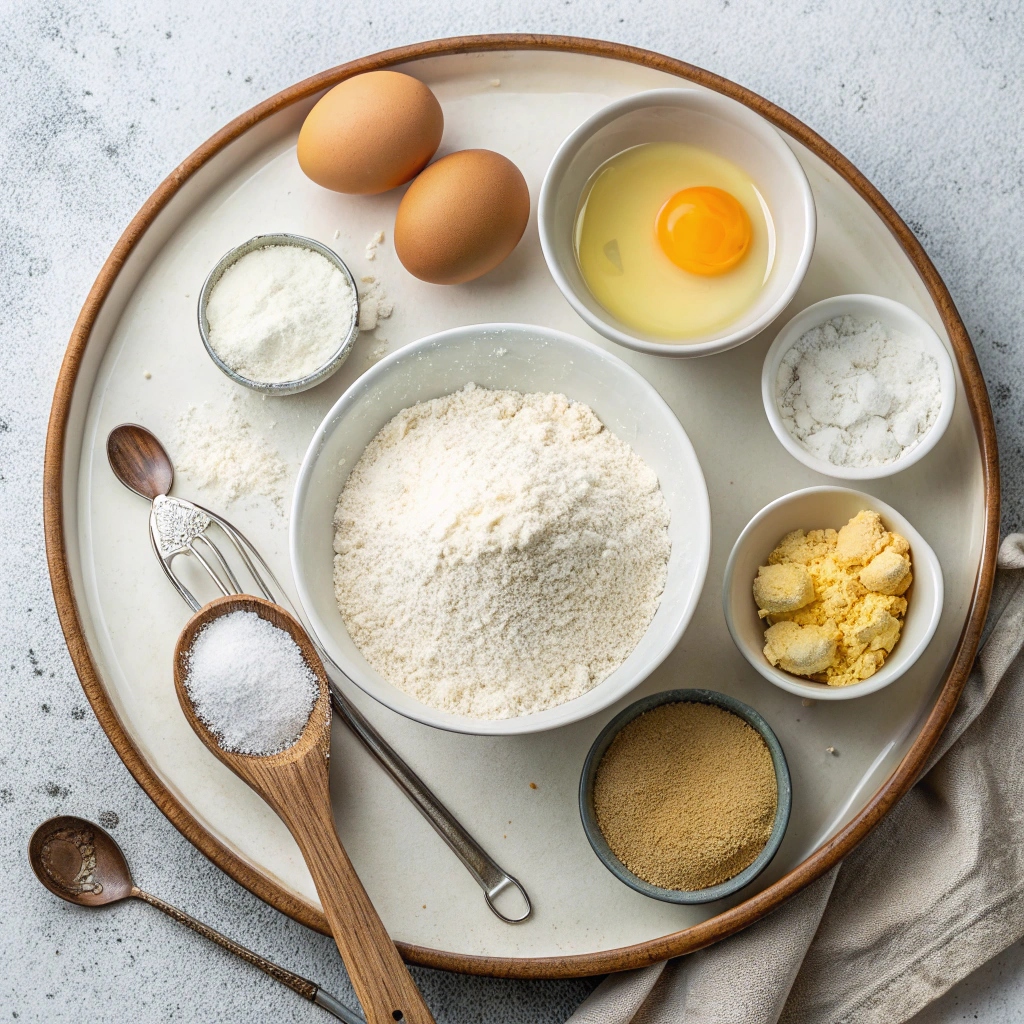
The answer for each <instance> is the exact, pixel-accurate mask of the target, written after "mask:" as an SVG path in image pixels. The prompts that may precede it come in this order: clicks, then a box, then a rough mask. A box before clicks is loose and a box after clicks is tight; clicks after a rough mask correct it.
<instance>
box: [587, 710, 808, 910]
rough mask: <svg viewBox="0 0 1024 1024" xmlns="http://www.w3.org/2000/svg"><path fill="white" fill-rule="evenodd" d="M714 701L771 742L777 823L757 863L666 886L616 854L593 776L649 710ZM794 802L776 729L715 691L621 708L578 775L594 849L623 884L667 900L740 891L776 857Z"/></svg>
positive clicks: (706, 898)
mask: <svg viewBox="0 0 1024 1024" xmlns="http://www.w3.org/2000/svg"><path fill="white" fill-rule="evenodd" d="M683 703H690V704H711V705H713V706H715V707H719V708H722V709H723V710H725V711H731V712H732V713H733V714H734V715H737V716H739V717H740V718H742V719H743V721H744V722H746V723H747V725H749V726H750V727H751V728H752V729H753V730H754V731H755V732H756V733H757V734H758V735H759V736H760V737H761V739H763V740H764V741H765V743H766V744H767V745H768V751H769V753H770V754H771V757H772V766H773V767H774V769H775V781H776V784H777V786H778V807H777V809H776V811H775V825H774V826H773V828H772V833H771V835H770V836H769V837H768V842H767V843H766V844H765V847H764V849H763V850H762V851H761V852H760V853H759V854H758V855H757V857H755V858H754V860H753V862H752V863H750V864H749V865H748V866H747V867H745V868H744V869H743V870H742V871H741V872H740V873H739V874H738V875H734V876H733V877H732V878H730V879H728V880H727V881H725V882H722V883H720V884H719V885H713V886H710V887H709V888H707V889H696V890H681V889H663V888H661V886H658V885H651V883H650V882H645V881H644V880H643V879H642V878H638V877H637V876H636V875H634V874H633V872H632V871H630V870H629V868H627V867H626V865H625V864H623V863H622V861H620V860H619V858H618V857H616V856H615V854H614V853H612V850H611V847H610V846H609V845H608V843H607V841H606V840H605V838H604V835H603V833H602V832H601V829H600V827H599V826H598V824H597V814H596V813H595V811H594V780H595V778H596V777H597V767H598V765H599V764H600V763H601V758H603V757H604V755H605V752H606V751H607V750H608V748H609V747H610V746H611V743H612V740H614V739H615V737H616V736H617V735H618V734H619V732H621V730H622V729H623V728H624V727H625V726H626V725H628V724H629V723H630V722H632V721H633V719H634V718H638V717H639V716H640V715H642V714H643V713H644V712H645V711H650V710H652V709H653V708H656V707H660V706H661V705H662V704H683ZM792 804H793V786H792V783H791V782H790V778H789V766H788V765H787V764H786V755H785V754H784V753H783V752H782V745H781V744H780V743H779V741H778V738H777V737H776V735H775V733H774V732H772V730H771V727H770V726H769V725H768V723H767V722H766V721H765V720H764V719H763V718H762V717H761V716H760V715H759V714H758V713H757V712H756V711H755V710H754V709H753V708H752V707H750V706H749V705H747V704H744V703H743V701H740V700H736V698H735V697H730V696H728V695H727V694H724V693H717V692H716V691H714V690H666V691H665V692H664V693H655V694H652V695H651V696H649V697H643V698H642V699H640V700H638V701H635V702H634V703H633V704H630V705H629V707H627V708H625V709H624V710H623V711H620V712H619V713H618V714H617V715H616V716H615V717H614V718H613V719H612V720H611V721H610V722H609V723H608V724H607V725H606V726H605V727H604V728H603V729H602V730H601V732H600V733H599V734H598V737H597V739H596V740H594V743H593V746H591V748H590V752H589V753H588V754H587V759H586V761H584V762H583V774H582V775H581V776H580V818H581V819H582V820H583V831H584V832H586V834H587V839H588V840H590V845H591V846H592V847H593V849H594V853H596V854H597V856H598V857H599V858H600V860H601V863H603V864H604V866H605V867H606V868H607V869H608V870H609V871H610V872H611V873H612V874H613V875H615V877H616V878H618V879H619V881H620V882H625V883H626V885H628V886H629V887H630V888H632V889H636V891H637V892H642V893H643V894H644V895H645V896H650V897H651V898H652V899H656V900H663V901H664V902H666V903H690V904H692V903H713V902H714V901H715V900H720V899H724V898H725V897H726V896H731V895H732V894H733V893H734V892H738V891H739V890H740V889H742V888H743V887H744V886H745V885H748V884H749V883H750V882H752V881H753V880H754V879H755V878H757V876H758V875H759V874H761V872H762V871H764V869H765V868H766V867H768V865H769V864H770V863H771V860H772V858H773V857H774V856H775V854H776V852H777V851H778V849H779V846H780V845H781V844H782V838H783V836H785V834H786V827H787V826H788V825H789V812H790V809H791V807H792Z"/></svg>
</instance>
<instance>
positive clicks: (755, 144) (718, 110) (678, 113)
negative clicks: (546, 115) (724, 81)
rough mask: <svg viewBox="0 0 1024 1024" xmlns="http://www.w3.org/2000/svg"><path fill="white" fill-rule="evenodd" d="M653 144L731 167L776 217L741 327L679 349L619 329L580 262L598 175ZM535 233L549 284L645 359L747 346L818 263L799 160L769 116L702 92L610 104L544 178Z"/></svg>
mask: <svg viewBox="0 0 1024 1024" xmlns="http://www.w3.org/2000/svg"><path fill="white" fill-rule="evenodd" d="M647 142H685V143H689V144H690V145H694V146H699V147H701V148H702V149H706V150H708V151H709V152H712V153H715V154H717V155H718V156H723V157H725V158H726V159H728V160H731V161H732V162H733V163H734V164H736V166H737V167H739V168H741V169H742V170H743V171H745V172H746V173H747V175H748V176H749V177H750V179H751V180H752V181H753V182H754V184H755V185H756V186H757V189H758V191H759V192H760V193H761V196H762V197H763V199H764V204H765V205H766V206H767V208H768V212H769V214H770V217H771V222H772V225H773V228H774V250H775V254H774V258H773V261H772V266H771V270H770V272H769V274H768V279H767V280H766V281H765V284H764V287H763V288H762V289H761V292H760V294H759V295H758V297H757V299H756V300H755V301H754V303H753V305H752V306H750V308H749V309H747V310H745V311H744V312H743V313H742V314H740V316H739V317H737V319H736V320H734V321H733V322H731V323H729V324H727V325H725V326H724V327H722V328H720V329H719V330H717V331H714V332H712V333H710V334H707V335H705V336H702V337H697V338H687V339H682V340H679V341H673V340H671V339H668V338H663V337H659V336H658V335H653V334H651V335H648V334H643V333H641V332H639V331H638V330H636V329H635V328H633V327H630V326H629V325H628V324H624V323H622V322H621V321H620V320H619V319H618V318H616V317H615V316H613V315H612V314H611V313H610V312H609V311H608V310H607V309H605V308H604V306H602V305H601V303H599V302H598V301H597V299H595V298H594V296H593V294H592V293H591V291H590V289H589V288H588V287H587V283H586V281H584V280H583V275H582V273H581V272H580V268H579V264H578V262H577V260H576V246H575V229H576V214H577V211H578V209H579V203H580V198H581V196H582V195H583V189H584V187H585V186H586V184H587V182H588V181H589V180H590V177H591V175H592V174H593V173H594V172H595V171H596V170H597V169H598V168H599V167H600V166H601V165H602V164H603V163H604V162H605V161H606V160H609V159H611V157H613V156H615V154H616V153H621V152H622V151H623V150H626V149H630V148H631V147H633V146H639V145H641V144H643V143H647ZM537 225H538V228H539V230H540V244H541V248H542V249H543V251H544V259H545V260H546V261H547V265H548V269H549V270H550V271H551V276H552V277H553V278H554V279H555V283H556V284H557V285H558V287H559V288H560V289H561V291H562V294H563V295H564V296H565V297H566V298H567V299H568V300H569V302H570V303H571V305H572V307H573V309H575V310H576V312H577V313H579V315H580V316H581V317H583V319H584V320H585V321H586V322H587V323H588V324H589V325H590V326H591V327H592V328H593V329H594V330H595V331H597V332H598V333H599V334H603V335H604V336H605V337H606V338H608V339H610V340H611V341H615V342H618V344H620V345H625V346H627V347H628V348H633V349H636V350H637V351H639V352H650V353H653V354H654V355H661V356H681V357H686V356H706V355H711V354H712V353H714V352H724V351H725V350H726V349H730V348H734V347H735V346H736V345H741V344H742V343H743V342H745V341H748V340H749V339H750V338H753V337H754V336H755V335H757V334H760V333H761V331H763V330H764V329H765V328H766V327H767V326H768V325H769V324H770V323H771V322H772V321H773V320H774V319H775V318H776V317H777V316H778V315H779V314H780V313H781V312H782V311H783V310H784V309H785V308H786V306H788V305H789V302H790V299H792V298H793V296H794V295H795V294H796V290H797V288H799V287H800V282H801V281H803V279H804V274H805V273H806V272H807V265H808V264H809V263H810V262H811V255H812V253H813V252H814V238H815V232H816V230H817V216H816V214H815V209H814V197H813V196H812V194H811V186H810V184H809V183H808V181H807V176H806V175H805V174H804V171H803V168H802V167H801V166H800V162H799V161H798V160H797V158H796V157H795V156H794V155H793V151H792V150H791V149H790V148H789V145H788V144H787V143H786V140H785V139H784V138H783V137H782V136H781V135H780V134H779V133H778V132H777V131H776V130H775V129H774V128H773V127H772V126H771V125H770V124H769V123H768V122H767V121H766V120H765V119H764V118H763V117H760V116H759V115H758V114H755V113H754V112H753V111H752V110H750V109H749V108H748V107H745V106H744V105H743V104H742V103H737V102H736V100H732V99H729V98H728V97H727V96H720V95H719V94H718V93H713V92H708V91H706V90H703V89H655V90H653V91H651V92H644V93H639V94H637V95H635V96H629V97H627V98H626V99H623V100H618V101H617V102H615V103H611V104H609V105H608V106H607V107H604V108H603V109H602V110H599V111H598V112H597V113H596V114H594V115H593V117H591V118H589V119H588V120H586V121H584V122H583V124H581V125H580V126H579V128H577V129H576V130H575V131H574V132H573V133H572V134H571V135H570V136H569V137H568V138H567V139H566V140H565V142H563V143H562V145H561V146H560V147H559V149H558V152H557V153H556V154H555V157H554V159H553V160H552V161H551V166H550V167H549V168H548V172H547V174H546V175H545V176H544V184H543V185H542V186H541V190H540V201H539V203H538V205H537ZM652 230H653V226H652Z"/></svg>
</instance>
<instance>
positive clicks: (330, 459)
mask: <svg viewBox="0 0 1024 1024" xmlns="http://www.w3.org/2000/svg"><path fill="white" fill-rule="evenodd" d="M469 382H473V383H475V384H477V385H479V386H481V387H487V388H496V389H509V390H515V391H519V392H522V393H530V392H559V393H562V394H564V395H566V396H568V397H569V398H570V399H573V400H576V401H580V402H583V403H585V404H587V405H589V406H590V407H591V408H592V409H593V410H594V412H595V413H596V414H597V416H598V417H599V418H600V419H601V421H602V422H603V423H604V425H605V427H606V428H607V429H609V430H611V431H612V432H613V433H614V434H615V435H616V436H618V437H619V438H620V439H621V440H623V441H625V442H626V443H628V444H629V445H630V446H631V447H632V448H633V450H634V451H635V452H636V453H637V455H639V456H640V458H641V459H643V460H644V461H645V462H646V463H647V465H648V466H649V467H650V468H651V469H653V470H654V472H655V473H656V474H657V476H658V478H659V481H660V484H661V488H662V492H663V494H664V497H665V500H666V502H667V504H668V508H669V513H670V524H669V539H670V541H671V545H672V549H671V555H670V558H669V563H668V570H667V579H666V584H665V589H664V592H663V593H662V596H661V600H660V603H659V605H658V609H657V612H656V613H655V615H654V618H653V620H652V621H651V623H650V625H649V626H648V628H647V631H646V632H645V633H644V635H643V637H642V638H641V639H640V642H639V643H638V645H637V646H636V648H635V649H634V650H633V652H632V653H631V654H630V655H629V657H628V658H627V659H626V660H625V661H624V662H623V663H622V664H621V665H620V666H619V667H618V668H617V669H615V671H613V672H612V673H611V674H610V675H609V676H607V677H606V678H605V679H604V680H602V681H601V682H599V683H598V684H597V685H596V686H594V687H593V688H592V689H591V690H589V691H587V692H586V693H584V694H582V695H581V696H579V697H577V698H575V699H573V700H570V701H567V702H566V703H564V704H560V705H558V706H556V707H552V708H548V709H546V710H543V711H539V712H537V713H535V714H531V715H524V716H521V717H517V718H504V719H478V718H470V717H468V716H461V715H455V714H451V713H448V712H446V711H443V710H439V709H438V708H435V707H431V706H428V705H426V704H424V703H422V702H420V701H419V700H417V699H415V698H414V697H412V696H411V695H409V694H407V693H405V692H404V691H402V690H401V689H399V688H398V687H396V686H394V685H392V684H391V683H389V682H388V681H387V680H386V679H385V678H384V677H383V676H382V675H380V673H378V672H377V671H375V670H374V669H373V668H372V667H371V666H370V665H369V663H368V662H367V661H366V659H365V658H364V657H363V656H362V654H361V653H360V651H359V649H358V648H357V647H356V645H355V643H354V642H353V641H352V639H351V637H350V636H349V634H348V631H347V630H346V628H345V623H344V621H343V619H342V616H341V613H340V611H339V610H338V606H337V603H336V600H335V594H334V579H333V560H334V546H333V545H334V524H333V517H334V511H335V506H336V505H337V502H338V496H339V494H340V493H341V490H342V488H343V487H344V484H345V481H346V479H347V477H348V474H349V472H350V471H351V469H352V467H353V466H354V465H355V463H356V462H357V461H358V459H359V457H360V456H361V455H362V453H363V451H364V449H365V448H366V446H367V445H368V444H369V442H370V441H371V440H372V439H373V438H374V437H375V435H376V434H377V432H378V431H379V430H380V429H381V427H383V426H384V425H385V424H386V423H387V422H388V421H389V420H390V419H391V418H392V417H394V416H395V415H396V414H397V413H398V412H400V411H401V410H402V409H405V408H408V407H409V406H412V405H415V404H417V403H419V402H423V401H427V400H429V399H433V398H439V397H441V396H443V395H448V394H451V393H452V392H454V391H457V390H459V389H461V388H462V387H464V386H465V385H466V384H467V383H469ZM290 550H291V562H292V570H293V574H294V577H295V583H296V588H297V591H298V596H299V601H300V603H301V605H302V608H303V610H304V612H305V615H306V617H307V619H308V621H309V624H310V626H311V628H312V630H313V632H314V634H315V635H316V637H317V639H318V640H319V641H320V643H321V645H322V647H323V648H324V650H325V651H326V652H327V654H328V656H329V658H330V659H331V660H332V661H333V662H334V663H335V664H336V666H337V667H338V668H339V669H340V670H341V671H342V672H343V673H344V674H345V675H346V676H348V677H349V678H350V679H351V680H353V681H354V682H355V683H356V684H357V685H358V686H359V687H360V688H361V689H363V690H364V691H365V692H366V693H368V694H369V695H370V696H372V697H374V698H376V699H377V700H379V701H380V702H381V703H382V704H385V705H386V706H387V707H389V708H391V709H392V710H394V711H397V712H398V713H399V714H402V715H405V716H406V717H408V718H411V719H413V720H415V721H418V722H422V723H423V724H425V725H431V726H434V727H436V728H439V729H446V730H449V731H452V732H462V733H472V734H477V735H492V736H497V735H515V734H522V733H533V732H542V731H544V730H547V729H554V728H557V727H559V726H563V725H567V724H569V723H570V722H575V721H578V720H580V719H583V718H586V717H588V716H590V715H593V714H595V713H597V712H598V711H601V710H602V709H604V708H606V707H608V706H609V705H611V704H613V703H614V702H615V701H617V700H619V699H620V698H622V697H624V696H626V695H627V694H628V693H630V691H632V690H633V689H634V688H635V687H636V686H637V685H639V684H640V683H641V682H642V681H643V680H644V679H645V678H647V676H648V675H650V673H651V672H653V671H654V669H655V668H657V667H658V665H660V664H661V662H662V661H663V660H664V659H665V658H666V657H667V656H668V655H669V653H670V652H671V651H672V650H673V648H674V647H675V646H676V644H677V643H678V642H679V639H680V638H681V636H682V635H683V631H684V630H685V629H686V626H687V624H688V623H689V621H690V619H691V617H692V615H693V612H694V610H695V608H696V606H697V601H698V599H699V597H700V593H701V589H702V587H703V584H704V578H705V575H706V573H707V566H708V559H709V556H710V551H711V512H710V505H709V502H708V493H707V488H706V486H705V483H704V476H703V473H702V471H701V468H700V464H699V462H698V460H697V456H696V453H695V452H694V449H693V446H692V445H691V444H690V441H689V438H688V437H687V436H686V432H685V431H684V430H683V428H682V426H681V425H680V423H679V421H678V419H676V416H675V414H674V413H673V412H672V410H671V409H670V408H669V407H668V405H667V404H666V403H665V401H664V400H663V399H662V398H661V396H660V395H659V394H658V393H657V391H655V389H654V388H653V387H652V386H651V385H650V384H649V383H648V382H647V381H646V380H645V379H644V378H643V377H641V376H640V374H638V373H637V372H636V371H635V370H633V369H632V368H631V367H629V366H627V365H626V364H625V363H624V362H622V360H620V359H618V358H617V357H615V356H614V355H611V354H610V353H608V352H605V351H604V350H603V349H601V348H599V347H598V346H596V345H593V344H591V343H590V342H586V341H582V340H581V339H579V338H574V337H572V336H570V335H568V334H563V333H561V332H559V331H553V330H549V329H547V328H543V327H533V326H527V325H523V324H485V325H477V326H471V327H460V328H456V329H454V330H450V331H444V332H442V333H440V334H436V335H432V336H431V337H428V338H424V339H422V340H421V341H417V342H414V343H412V344H411V345H407V346H405V347H404V348H401V349H399V350H398V351H396V352H394V353H392V354H391V355H389V356H387V357H386V358H385V359H383V360H381V362H379V363H377V364H376V365H375V366H373V367H372V368H371V369H369V370H368V371H367V372H366V373H365V374H363V376H362V377H360V378H359V379H358V380H357V381H356V382H355V383H354V384H353V385H352V386H351V387H350V388H349V389H348V391H346V392H345V394H344V395H342V396H341V398H340V399H339V400H338V402H337V403H336V404H335V406H334V407H333V408H332V409H331V411H330V412H329V413H328V414H327V416H326V418H325V419H324V421H323V422H322V423H321V425H320V426H319V428H318V429H317V431H316V433H315V435H314V436H313V439H312V441H311V443H310V446H309V449H308V451H307V453H306V457H305V459H304V460H303V463H302V467H301V469H300V471H299V476H298V480H297V482H296V486H295V497H294V502H293V506H292V519H291V535H290Z"/></svg>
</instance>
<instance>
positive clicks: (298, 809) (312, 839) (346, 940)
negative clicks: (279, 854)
mask: <svg viewBox="0 0 1024 1024" xmlns="http://www.w3.org/2000/svg"><path fill="white" fill-rule="evenodd" d="M324 774H325V776H326V773H324ZM303 775H304V777H303V778H302V780H301V782H299V780H298V779H296V780H295V781H296V782H299V785H300V787H302V788H305V787H303V786H302V784H303V783H305V784H306V785H307V786H308V785H310V783H311V784H312V788H316V789H319V788H320V787H319V786H318V785H317V782H316V781H314V780H313V779H310V777H309V775H308V774H306V773H303ZM324 782H325V783H326V777H325V778H324ZM325 788H326V787H325ZM297 797H298V799H296V798H297ZM303 797H305V799H303ZM277 804H278V806H277V811H278V814H280V815H281V817H282V818H283V819H284V821H285V824H286V825H288V827H289V829H290V830H291V833H292V835H293V836H294V837H295V841H296V842H297V843H298V844H299V849H300V850H301V851H302V855H303V857H304V858H305V860H306V864H307V866H308V867H309V871H310V874H312V876H313V882H314V884H315V885H316V891H317V893H318V894H319V896H320V902H321V903H322V904H323V908H324V913H325V914H326V915H327V920H328V922H329V923H330V926H331V932H332V934H333V935H334V941H335V942H336V943H337V944H338V951H339V952H340V953H341V958H342V960H344V961H345V967H346V969H347V970H348V976H349V978H350V979H351V981H352V987H353V988H354V989H355V990H356V995H357V996H358V997H359V1002H360V1003H361V1004H362V1007H363V1013H364V1014H365V1015H366V1020H367V1022H368V1024H395V1021H406V1022H408V1024H434V1018H433V1016H432V1015H431V1013H430V1010H429V1009H427V1004H426V1003H425V1002H424V1001H423V996H422V995H420V990H419V989H418V988H417V987H416V983H415V982H414V981H413V980H412V976H411V975H410V974H409V970H408V968H407V967H406V966H405V964H404V963H403V962H402V958H401V957H400V956H399V955H398V950H397V949H395V944H394V943H393V942H392V941H391V938H390V936H389V935H388V933H387V931H386V930H385V928H384V924H383V922H382V921H381V919H380V918H379V917H378V916H377V911H376V910H375V909H374V907H373V904H372V903H371V902H370V897H369V896H368V895H367V894H366V890H365V889H364V888H363V884H362V882H360V881H359V876H358V875H357V874H356V871H355V868H354V867H353V866H352V862H351V861H350V860H349V859H348V854H347V853H346V852H345V848H344V847H343V846H342V845H341V840H340V839H339V838H338V834H337V832H336V831H335V827H334V817H333V815H332V813H331V805H330V797H329V796H327V795H326V794H322V793H316V794H314V793H310V792H307V793H305V794H302V795H301V796H300V795H299V794H298V793H295V792H294V790H293V792H292V799H291V800H289V801H288V803H287V804H284V803H283V802H277Z"/></svg>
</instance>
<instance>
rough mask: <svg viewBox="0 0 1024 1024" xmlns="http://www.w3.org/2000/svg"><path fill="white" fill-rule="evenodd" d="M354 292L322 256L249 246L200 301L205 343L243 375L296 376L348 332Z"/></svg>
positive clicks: (267, 380) (273, 379) (315, 365)
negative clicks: (205, 325) (203, 311)
mask: <svg viewBox="0 0 1024 1024" xmlns="http://www.w3.org/2000/svg"><path fill="white" fill-rule="evenodd" d="M355 318H356V295H355V291H354V290H353V288H352V285H351V283H350V281H349V279H348V278H347V277H346V276H345V275H344V274H343V273H342V272H341V271H340V270H339V269H338V268H337V267H336V266H335V265H334V264H333V263H331V261H330V260H328V259H327V258H326V257H325V256H322V255H321V254H320V253H318V252H314V251H313V250H312V249H305V248H301V247H300V246H296V245H267V246H264V247H263V248H262V249H254V250H253V251H252V252H249V253H246V254H245V255H244V256H242V257H241V258H240V259H238V260H236V261H235V262H234V263H232V264H231V266H230V267H228V269H227V270H225V271H224V273H223V274H222V275H221V277H220V280H219V281H217V283H216V284H215V285H214V287H213V290H212V291H211V292H210V297H209V300H208V301H207V304H206V319H207V323H208V324H209V327H208V330H207V337H208V338H209V342H210V347H211V348H212V349H213V350H214V352H216V353H217V355H218V356H219V357H220V359H221V361H222V362H224V363H225V365H227V366H229V367H230V368H231V369H232V370H234V371H235V373H237V374H239V375H240V376H242V377H245V378H246V379H247V380H252V381H257V382H259V383H264V384H278V383H283V382H286V381H295V380H301V379H302V378H303V377H308V376H309V375H310V374H311V373H313V372H314V371H315V370H318V369H319V368H320V367H321V366H323V365H324V364H325V363H327V362H328V361H329V360H330V358H331V356H333V355H334V353H335V352H337V351H338V349H339V348H340V347H341V345H342V343H343V342H344V341H345V339H346V338H347V337H348V335H349V333H350V332H351V330H352V325H353V322H354V321H355Z"/></svg>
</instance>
